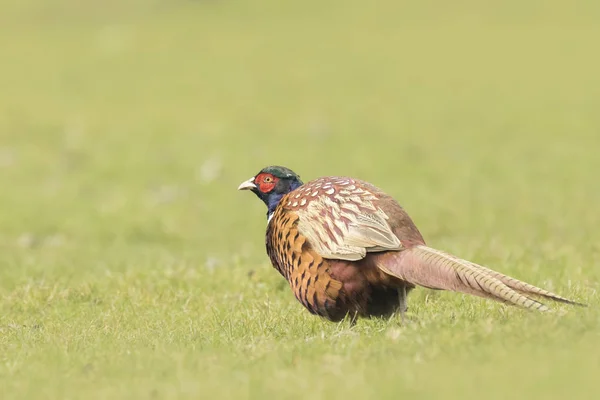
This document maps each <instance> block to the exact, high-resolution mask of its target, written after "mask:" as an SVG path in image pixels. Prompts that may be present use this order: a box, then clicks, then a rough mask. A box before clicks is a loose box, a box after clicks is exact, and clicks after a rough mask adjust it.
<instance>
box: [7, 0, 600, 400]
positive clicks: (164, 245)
mask: <svg viewBox="0 0 600 400" xmlns="http://www.w3.org/2000/svg"><path fill="white" fill-rule="evenodd" d="M0 8H1V10H2V11H1V12H0V51H1V53H0V54H1V58H0V188H1V191H2V192H1V195H0V397H2V398H3V399H10V398H15V399H16V398H28V399H33V398H61V399H66V398H98V399H100V398H111V399H115V398H123V399H125V398H172V399H175V398H178V399H179V398H199V397H202V396H207V397H208V396H217V395H219V396H222V397H236V398H261V397H264V396H276V397H278V398H311V399H320V398H328V399H334V398H360V397H363V398H365V397H366V398H370V397H375V396H378V397H379V398H397V397H398V396H401V395H417V396H419V397H423V398H430V397H443V398H453V397H457V398H459V397H462V398H465V397H467V398H471V397H475V396H477V398H480V397H481V396H485V397H487V398H499V399H501V398H508V397H516V398H519V397H520V398H545V399H548V398H564V397H565V396H567V395H568V396H571V397H573V398H578V399H583V398H594V394H593V390H596V389H594V388H595V387H596V388H597V386H595V385H596V384H597V376H598V373H600V348H599V345H598V344H599V343H600V334H599V332H600V330H599V328H600V313H598V311H597V310H596V308H597V305H598V294H597V290H598V281H599V279H600V266H599V261H600V244H599V239H600V231H599V229H598V226H599V224H600V207H599V204H600V184H599V182H598V171H600V157H599V155H598V152H599V150H600V113H599V112H598V110H599V109H600V74H599V73H598V71H600V53H599V52H598V38H600V3H598V2H595V1H572V2H559V1H513V0H509V1H503V2H485V3H482V2H477V1H454V2H444V1H439V0H429V1H376V2H370V3H369V2H364V1H354V0H346V1H312V0H308V1H303V2H282V1H274V0H260V1H258V0H255V1H242V0H229V1H228V0H205V1H200V0H196V1H192V0H171V1H166V0H160V1H159V0H154V1H151V0H147V1H142V0H122V1H116V0H107V1H102V2H92V1H86V0H79V1H75V0H52V1H41V0H1V1H0ZM270 164H281V165H285V166H288V167H290V168H292V169H294V170H295V171H296V172H298V173H299V174H300V175H301V176H302V178H303V179H304V180H305V181H306V180H309V179H312V178H315V177H318V176H323V175H351V176H354V177H358V178H362V179H365V180H368V181H370V182H372V183H374V184H376V185H378V186H380V187H381V188H383V189H384V190H386V191H387V192H389V193H390V194H392V195H393V196H394V197H396V198H397V199H398V201H399V202H400V203H401V204H402V205H403V206H404V207H405V208H406V209H407V211H408V212H409V213H410V215H411V216H412V217H413V219H414V220H415V222H416V224H417V226H419V228H420V230H421V231H422V233H423V235H424V236H425V239H426V240H427V241H428V243H429V244H430V245H432V246H434V247H438V248H441V249H444V250H448V251H451V252H454V253H456V254H458V255H460V256H462V257H465V258H471V259H473V260H474V261H477V262H480V263H484V264H486V265H489V266H491V267H493V268H495V269H497V270H500V271H502V272H506V273H509V274H511V275H513V276H515V277H517V278H521V279H524V280H527V281H530V282H531V283H534V284H538V285H541V286H545V287H547V288H549V289H551V290H554V291H557V292H559V293H560V294H563V295H565V296H567V297H574V298H575V299H576V300H580V301H585V302H588V303H590V304H591V305H592V307H590V308H588V309H585V310H571V309H566V308H563V307H560V308H559V309H560V310H562V311H564V312H561V313H557V314H553V315H544V316H537V315H532V314H531V313H526V312H522V311H520V310H515V309H513V308H507V307H505V306H503V305H497V304H490V302H486V301H483V300H480V299H473V298H469V297H465V296H461V295H458V294H454V293H437V292H436V293H434V292H430V291H426V290H418V291H416V292H414V294H413V295H411V297H410V299H409V301H410V302H409V306H410V309H411V314H410V324H409V325H408V326H402V325H401V323H400V320H399V318H398V319H392V320H391V321H380V320H373V321H361V322H360V323H359V324H358V325H357V326H355V327H351V326H350V325H349V324H346V323H342V324H340V325H336V324H331V323H327V322H325V321H322V320H320V319H318V318H315V317H313V316H311V315H308V313H307V312H306V311H305V310H303V309H302V307H301V306H300V305H299V303H297V302H296V300H295V299H294V298H293V296H292V294H291V292H290V291H289V289H288V288H287V286H286V284H285V282H283V281H282V279H281V278H280V276H279V275H278V274H277V273H276V272H275V271H274V270H272V268H271V266H270V265H269V262H268V259H267V257H266V254H265V251H264V229H265V212H266V210H265V209H264V205H263V204H262V203H260V202H259V201H258V200H257V199H256V198H255V197H254V196H252V195H250V194H248V193H239V192H237V191H236V190H235V189H236V187H237V185H238V184H239V183H240V182H241V181H242V180H245V179H247V178H249V177H250V176H252V175H254V174H255V173H256V172H258V170H260V169H261V168H262V167H264V166H266V165H270ZM566 311H568V312H566ZM565 312H566V313H565ZM563 314H565V315H563Z"/></svg>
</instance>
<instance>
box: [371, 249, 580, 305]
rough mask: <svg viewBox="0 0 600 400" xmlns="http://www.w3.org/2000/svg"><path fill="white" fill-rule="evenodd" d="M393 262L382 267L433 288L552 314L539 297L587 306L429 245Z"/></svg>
mask: <svg viewBox="0 0 600 400" xmlns="http://www.w3.org/2000/svg"><path fill="white" fill-rule="evenodd" d="M392 260H393V261H394V262H386V263H385V265H379V267H380V268H381V269H383V270H384V271H386V272H387V273H389V274H392V275H395V276H397V277H399V278H401V279H403V280H405V281H408V282H411V283H413V284H416V285H419V286H424V287H427V288H431V289H441V290H452V291H456V292H462V293H468V294H472V295H475V296H480V297H485V298H490V299H493V300H497V301H501V302H504V303H509V304H513V305H516V306H520V307H524V308H527V309H535V310H539V311H548V310H549V308H548V307H547V306H546V305H544V304H543V303H541V302H539V301H538V300H536V298H544V299H551V300H555V301H559V302H562V303H567V304H573V305H580V306H583V304H581V303H577V302H575V301H572V300H569V299H567V298H564V297H562V296H559V295H557V294H554V293H552V292H549V291H547V290H545V289H541V288H538V287H536V286H533V285H530V284H529V283H526V282H522V281H519V280H517V279H514V278H511V277H509V276H506V275H503V274H501V273H499V272H496V271H493V270H491V269H489V268H485V267H482V266H481V265H478V264H475V263H472V262H470V261H467V260H463V259H460V258H458V257H455V256H453V255H451V254H448V253H445V252H443V251H440V250H436V249H433V248H431V247H427V246H415V247H412V248H410V249H407V250H404V251H402V252H400V253H399V254H398V258H394V259H392ZM392 260H389V261H392Z"/></svg>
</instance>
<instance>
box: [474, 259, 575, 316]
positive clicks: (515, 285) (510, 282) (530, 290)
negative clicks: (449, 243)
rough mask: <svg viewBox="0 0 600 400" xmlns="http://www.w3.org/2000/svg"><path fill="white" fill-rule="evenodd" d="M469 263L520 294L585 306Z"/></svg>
mask: <svg viewBox="0 0 600 400" xmlns="http://www.w3.org/2000/svg"><path fill="white" fill-rule="evenodd" d="M471 264H473V265H474V266H476V267H478V268H479V269H481V270H482V271H484V272H486V273H488V274H489V275H490V276H493V277H494V278H496V279H499V280H500V281H502V283H504V284H505V285H506V286H508V287H510V288H511V289H513V290H515V291H517V292H519V293H521V294H524V295H529V296H537V297H542V298H545V299H549V300H554V301H558V302H559V303H565V304H571V305H575V306H582V307H585V304H582V303H578V302H576V301H573V300H569V299H567V298H566V297H563V296H559V295H558V294H556V293H552V292H550V291H548V290H546V289H542V288H539V287H537V286H533V285H531V284H529V283H527V282H523V281H520V280H518V279H515V278H511V277H510V276H506V275H502V274H501V273H500V272H496V271H494V270H491V269H489V268H486V267H482V266H481V265H477V264H475V263H471Z"/></svg>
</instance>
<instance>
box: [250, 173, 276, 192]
mask: <svg viewBox="0 0 600 400" xmlns="http://www.w3.org/2000/svg"><path fill="white" fill-rule="evenodd" d="M278 180H279V178H277V177H275V176H273V175H271V174H267V173H262V174H258V175H257V176H256V178H254V184H255V185H256V186H257V187H258V190H260V191H261V192H263V193H269V192H270V191H271V190H273V189H274V188H275V185H277V181H278Z"/></svg>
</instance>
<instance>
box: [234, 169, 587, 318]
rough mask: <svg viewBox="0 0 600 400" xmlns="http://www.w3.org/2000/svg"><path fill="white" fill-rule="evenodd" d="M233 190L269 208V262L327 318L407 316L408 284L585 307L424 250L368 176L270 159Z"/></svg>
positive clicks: (539, 306)
mask: <svg viewBox="0 0 600 400" xmlns="http://www.w3.org/2000/svg"><path fill="white" fill-rule="evenodd" d="M238 190H250V191H252V192H254V193H255V194H256V195H257V196H258V197H259V198H260V199H261V200H262V201H263V202H264V203H265V204H266V205H267V233H266V248H267V254H268V256H269V258H270V261H271V263H272V264H273V266H274V267H275V268H276V269H277V270H278V271H279V273H280V274H281V275H283V277H284V278H285V279H286V280H287V281H288V282H289V284H290V286H291V289H292V291H293V292H294V294H295V296H296V298H297V299H298V300H299V301H300V303H302V304H303V305H304V307H305V308H306V309H308V311H310V312H311V313H312V314H316V315H320V316H321V317H324V318H326V319H328V320H331V321H334V322H335V321H340V320H342V319H344V318H345V317H346V316H350V317H351V318H352V319H353V320H354V319H355V318H357V317H388V316H391V315H392V314H394V313H395V312H397V311H400V312H401V313H402V316H404V312H406V310H407V302H406V297H407V294H408V293H409V292H410V291H411V290H412V289H413V288H415V286H422V287H425V288H429V289H438V290H451V291H456V292H462V293H467V294H471V295H475V296H480V297H484V298H489V299H493V300H497V301H500V302H504V303H508V304H512V305H516V306H520V307H523V308H526V309H535V310H540V311H547V310H548V307H547V306H546V305H544V304H543V303H541V302H540V301H539V300H541V299H550V300H554V301H557V302H562V303H567V304H574V305H582V304H580V303H576V302H574V301H571V300H569V299H566V298H564V297H561V296H559V295H557V294H554V293H552V292H549V291H547V290H544V289H541V288H538V287H536V286H533V285H530V284H528V283H525V282H522V281H519V280H517V279H514V278H511V277H509V276H506V275H503V274H501V273H499V272H496V271H493V270H491V269H488V268H485V267H483V266H481V265H478V264H475V263H473V262H470V261H467V260H463V259H460V258H458V257H456V256H454V255H452V254H449V253H446V252H443V251H440V250H436V249H434V248H431V247H428V246H427V245H426V244H425V241H424V240H423V237H422V236H421V233H420V232H419V230H418V229H417V227H416V226H415V224H414V223H413V221H412V219H411V218H410V217H409V216H408V214H407V213H406V212H405V211H404V209H403V208H402V207H401V206H400V204H398V202H396V200H394V199H393V198H392V197H391V196H389V195H387V194H386V193H384V192H383V191H382V190H380V189H379V188H377V187H375V186H373V185H371V184H370V183H368V182H365V181H361V180H358V179H353V178H349V177H334V176H332V177H322V178H318V179H315V180H313V181H310V182H308V183H306V184H304V183H303V182H302V181H301V180H300V177H299V176H298V175H297V174H296V173H294V172H293V171H292V170H290V169H288V168H285V167H281V166H269V167H266V168H264V169H262V170H261V171H260V172H259V173H258V174H257V175H256V176H254V177H253V178H251V179H249V180H247V181H245V182H243V183H242V184H241V185H240V186H239V187H238Z"/></svg>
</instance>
